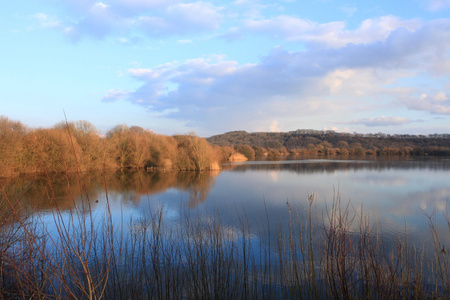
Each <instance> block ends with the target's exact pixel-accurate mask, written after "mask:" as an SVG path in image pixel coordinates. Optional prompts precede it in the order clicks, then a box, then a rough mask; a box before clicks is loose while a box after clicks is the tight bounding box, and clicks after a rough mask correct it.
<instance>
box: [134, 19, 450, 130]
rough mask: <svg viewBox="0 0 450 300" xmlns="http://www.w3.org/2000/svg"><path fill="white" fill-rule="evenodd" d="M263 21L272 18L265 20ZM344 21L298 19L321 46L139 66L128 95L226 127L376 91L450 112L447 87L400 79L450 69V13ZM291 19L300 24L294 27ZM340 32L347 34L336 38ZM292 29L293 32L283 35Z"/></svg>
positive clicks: (199, 123)
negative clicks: (248, 57)
mask: <svg viewBox="0 0 450 300" xmlns="http://www.w3.org/2000/svg"><path fill="white" fill-rule="evenodd" d="M269 21H270V22H269V23H271V22H273V20H269ZM278 21H279V20H278ZM291 21H293V20H291V19H290V20H289V22H291ZM258 24H259V26H262V25H263V27H266V26H268V27H270V26H269V25H268V23H265V22H259V23H258ZM252 26H253V25H252ZM335 26H337V25H336V24H332V25H326V26H318V25H317V24H316V25H314V24H312V25H311V24H307V23H303V22H301V21H299V22H298V28H299V32H301V34H299V35H296V38H298V39H302V40H305V41H306V42H310V41H311V39H310V37H311V36H313V34H312V32H315V31H322V35H317V36H316V37H315V40H314V45H313V46H311V47H307V48H306V49H305V50H302V51H287V50H284V49H283V48H281V47H277V48H274V49H273V50H272V51H271V53H269V54H268V55H267V56H265V57H262V58H261V59H260V61H259V62H258V63H255V64H238V63H237V62H236V61H234V60H226V59H223V58H217V57H212V58H208V57H206V58H205V57H204V58H197V59H191V60H187V61H184V62H181V63H170V64H164V65H160V66H156V67H153V68H145V69H130V70H129V75H130V76H132V77H134V78H135V79H136V80H139V81H141V82H142V85H141V86H140V88H138V89H137V90H135V91H132V92H130V94H129V95H128V100H129V101H131V102H133V103H136V104H138V105H142V106H143V107H145V108H146V109H148V110H149V111H153V112H159V113H161V112H169V113H167V114H166V116H167V117H172V118H176V119H178V120H180V119H181V120H184V121H185V122H187V123H188V124H190V125H192V126H196V127H201V128H211V126H212V127H214V128H212V129H214V130H224V129H225V128H228V127H229V124H230V123H231V124H232V123H233V122H237V121H239V122H240V124H243V126H249V127H250V128H260V127H261V128H270V126H271V125H270V124H273V122H274V120H279V119H283V118H284V119H286V118H288V119H289V118H290V119H298V118H302V117H311V116H314V115H319V114H320V115H322V116H323V115H329V116H330V118H332V117H333V115H339V114H345V113H346V112H354V111H358V110H360V109H361V108H363V107H365V106H371V107H372V108H373V107H375V106H376V103H377V97H381V95H387V94H389V95H390V97H391V98H393V99H392V103H395V105H397V106H401V107H403V108H407V109H411V110H421V111H427V112H430V113H435V114H449V113H450V102H449V100H448V99H449V98H448V96H447V94H446V93H445V92H439V93H437V94H436V95H433V96H429V95H428V94H421V95H420V96H419V97H416V96H414V95H415V94H416V93H417V89H416V88H413V87H410V86H408V85H404V86H403V88H402V89H400V88H399V87H398V85H401V81H402V80H403V79H404V78H414V77H416V76H419V75H423V74H424V73H426V74H428V75H427V76H441V77H442V76H444V77H445V76H449V75H450V68H449V67H448V66H449V57H448V55H447V53H448V51H449V49H450V20H435V21H429V22H419V21H417V20H413V21H408V20H403V21H402V20H398V19H396V18H393V17H391V16H388V17H385V18H379V19H376V20H366V21H364V22H363V23H362V25H361V26H360V27H359V28H358V29H357V30H354V31H346V30H344V29H343V28H341V29H340V30H336V28H334V27H335ZM341 26H342V25H339V26H338V27H339V28H340V27H341ZM291 27H295V26H286V27H285V28H291ZM280 28H281V29H282V30H281V31H282V32H284V29H283V28H284V27H278V28H277V27H276V26H274V27H273V31H280ZM254 29H255V28H254V27H253V28H252V30H254ZM289 30H291V31H292V29H289ZM264 32H266V33H267V30H264ZM305 32H309V33H308V34H305ZM368 32H370V33H371V34H369V35H368V36H369V37H368V36H367V35H366V33H368ZM331 33H334V35H336V34H337V35H339V34H341V35H345V38H334V37H332V38H329V39H327V36H329V35H331ZM292 36H293V35H292V34H287V33H286V34H285V35H284V37H283V38H285V39H288V40H289V39H291V38H292ZM336 41H339V42H336ZM396 85H397V86H396ZM400 90H401V91H400ZM425 90H426V88H425ZM388 98H389V97H388ZM348 115H349V117H350V118H354V119H355V120H356V121H355V122H353V124H364V125H367V126H390V125H394V126H396V125H399V124H407V123H409V119H407V118H405V117H401V116H399V117H395V118H388V117H376V116H374V117H373V118H367V119H360V118H359V119H356V118H355V117H354V116H353V115H352V114H351V113H349V114H348ZM280 126H283V124H281V123H280Z"/></svg>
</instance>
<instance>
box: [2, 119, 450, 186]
mask: <svg viewBox="0 0 450 300" xmlns="http://www.w3.org/2000/svg"><path fill="white" fill-rule="evenodd" d="M237 153H240V154H243V155H244V156H245V157H244V159H245V158H246V159H248V160H253V159H255V158H257V157H265V158H268V159H280V158H281V157H284V156H287V155H354V156H360V155H380V156H385V155H387V156H389V155H405V156H406V155H433V156H443V155H446V156H450V134H433V135H427V136H414V135H387V134H382V133H377V134H357V133H354V134H348V133H337V132H334V131H317V130H296V131H291V132H270V133H269V132H256V133H248V132H246V131H234V132H228V133H225V134H221V135H215V136H212V137H210V138H208V139H205V138H200V137H198V136H196V135H195V134H194V133H191V134H187V135H174V136H166V135H161V134H156V133H155V132H153V131H151V130H148V129H144V128H142V127H138V126H132V127H128V126H127V125H117V126H115V127H114V128H112V129H111V130H109V131H108V132H107V133H106V135H105V136H101V135H100V134H99V132H98V131H97V129H96V128H95V127H94V126H93V125H92V124H91V123H89V122H87V121H77V122H66V121H63V122H60V123H58V124H56V125H55V126H53V127H52V128H37V129H30V128H28V127H27V126H25V125H23V124H22V123H21V122H19V121H13V120H10V119H9V118H7V117H4V116H0V177H5V176H12V175H17V174H21V173H36V172H65V171H79V170H82V171H84V170H98V169H109V168H115V169H119V168H154V167H162V168H168V169H169V168H171V169H177V170H205V169H218V168H220V163H221V162H223V161H228V160H231V159H233V157H236V154H237ZM241 157H242V155H241Z"/></svg>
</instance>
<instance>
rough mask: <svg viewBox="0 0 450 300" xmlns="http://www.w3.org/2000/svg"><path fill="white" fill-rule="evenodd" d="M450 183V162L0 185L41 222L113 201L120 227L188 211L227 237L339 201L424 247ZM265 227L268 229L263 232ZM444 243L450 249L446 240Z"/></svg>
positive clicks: (308, 163) (358, 163)
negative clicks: (160, 213) (219, 225)
mask: <svg viewBox="0 0 450 300" xmlns="http://www.w3.org/2000/svg"><path fill="white" fill-rule="evenodd" d="M449 175H450V160H445V159H441V160H433V159H426V160H379V159H370V160H367V159H366V160H352V161H351V160H325V159H311V160H291V161H277V162H273V161H270V162H247V163H241V164H227V165H224V168H223V170H222V171H221V172H214V173H209V172H142V171H124V172H105V173H86V174H83V176H79V175H77V174H68V175H58V176H49V177H38V178H31V177H21V178H17V179H15V180H13V181H12V180H8V181H7V180H5V179H3V181H2V185H3V186H5V189H6V190H7V194H8V195H10V198H11V199H19V200H20V201H18V203H19V204H20V206H21V207H22V209H23V210H24V211H27V212H30V211H31V212H35V213H39V212H41V213H43V214H45V213H46V212H48V211H50V210H51V209H52V208H53V207H54V206H55V205H58V208H59V209H60V210H69V209H70V208H73V207H74V205H76V204H77V203H81V202H83V201H89V203H90V205H92V207H93V208H94V210H95V211H98V212H101V210H102V209H104V207H105V203H106V198H107V197H108V200H109V203H110V204H111V208H112V213H113V214H114V216H113V218H117V220H119V219H123V218H124V216H125V220H127V219H128V218H131V217H134V218H136V217H138V218H149V217H150V216H152V214H154V212H155V211H157V210H159V209H161V208H163V209H164V213H165V217H166V218H168V219H169V220H172V221H173V222H177V221H179V220H180V218H181V214H182V213H181V212H180V210H181V209H182V208H186V209H188V210H191V211H192V213H196V214H208V213H211V212H220V213H221V214H223V215H225V216H226V217H225V218H226V220H227V223H228V226H229V228H230V230H237V228H239V227H240V226H241V225H240V223H241V218H242V214H241V215H239V214H238V213H237V212H241V213H242V212H244V214H245V216H246V218H247V219H248V222H249V223H250V226H252V228H255V230H254V232H252V234H254V235H255V236H258V237H262V236H264V235H265V234H268V232H269V231H270V230H275V231H277V230H278V228H279V226H284V225H285V224H286V222H287V206H286V203H287V202H289V203H290V205H291V206H292V207H293V208H294V209H296V210H298V211H299V216H301V217H305V216H306V214H307V208H308V196H309V195H311V194H314V195H315V203H314V205H315V206H314V209H315V212H316V214H317V215H318V216H319V218H320V217H323V215H326V211H327V208H328V207H329V205H330V203H331V202H332V201H333V199H337V198H340V199H341V201H342V203H347V202H350V207H351V208H352V209H353V210H354V211H356V212H358V211H359V210H360V209H361V207H363V208H364V211H365V212H367V213H368V214H369V215H370V216H371V220H374V221H375V220H376V221H378V222H379V223H380V224H382V225H383V233H384V234H385V235H386V237H387V238H392V239H395V238H396V236H398V235H399V234H402V233H403V232H404V228H405V222H406V224H407V226H408V231H409V232H408V234H409V235H411V237H412V238H413V239H414V240H416V241H426V239H427V238H429V230H428V223H427V218H426V215H427V214H432V213H435V216H437V218H436V219H435V220H436V222H437V223H438V225H439V227H438V230H439V231H442V232H445V228H446V223H445V219H444V218H443V215H444V214H445V213H446V212H447V209H448V203H449V201H450V181H449V180H448V178H450V176H449ZM1 197H3V196H1ZM0 200H1V199H0ZM116 216H117V217H116ZM267 216H269V217H267ZM207 218H208V217H206V219H207ZM267 218H269V219H270V220H267ZM267 221H269V223H270V226H265V225H263V226H261V224H263V223H264V222H267ZM356 229H357V228H355V231H356ZM446 241H447V243H449V247H450V240H449V237H448V234H447V235H446Z"/></svg>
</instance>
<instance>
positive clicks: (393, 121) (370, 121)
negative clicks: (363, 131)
mask: <svg viewBox="0 0 450 300" xmlns="http://www.w3.org/2000/svg"><path fill="white" fill-rule="evenodd" d="M408 123H411V120H409V119H405V118H402V117H385V116H381V117H376V118H363V119H358V120H354V121H352V122H350V124H362V125H365V126H369V127H378V126H399V125H405V124H408Z"/></svg>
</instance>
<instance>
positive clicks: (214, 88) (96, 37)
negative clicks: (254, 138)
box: [0, 0, 450, 137]
mask: <svg viewBox="0 0 450 300" xmlns="http://www.w3.org/2000/svg"><path fill="white" fill-rule="evenodd" d="M449 16H450V0H407V1H406V0H395V1H392V0H387V1H384V0H378V1H356V0H354V1H345V0H344V1H342V0H340V1H337V0H280V1H263V0H234V1H226V0H223V1H216V0H214V1H182V0H102V1H95V0H94V1H92V0H33V1H29V0H27V1H25V0H14V1H5V2H4V3H3V5H2V9H1V10H0V38H1V44H0V115H2V116H6V117H8V118H10V119H11V120H15V121H21V122H22V123H23V124H25V125H27V126H29V127H32V128H37V127H44V128H48V127H52V126H54V125H55V124H56V123H58V122H60V121H63V120H64V119H65V118H66V117H67V119H68V120H69V121H79V120H86V121H89V122H91V123H92V124H93V125H94V126H95V127H96V128H97V129H98V130H99V131H100V132H101V133H106V132H107V131H108V130H110V129H112V128H113V127H114V126H116V125H119V124H126V125H128V126H140V127H143V128H146V129H150V130H153V131H155V132H156V133H160V134H166V135H172V134H185V133H190V132H195V133H196V134H197V135H199V136H203V137H209V136H212V135H215V134H221V133H225V132H228V131H235V130H245V131H247V132H260V131H277V132H279V131H292V130H296V129H316V130H335V131H338V132H350V133H353V132H357V133H378V132H383V133H388V134H432V133H450V18H449Z"/></svg>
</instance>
